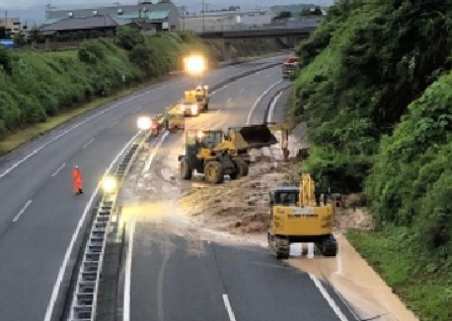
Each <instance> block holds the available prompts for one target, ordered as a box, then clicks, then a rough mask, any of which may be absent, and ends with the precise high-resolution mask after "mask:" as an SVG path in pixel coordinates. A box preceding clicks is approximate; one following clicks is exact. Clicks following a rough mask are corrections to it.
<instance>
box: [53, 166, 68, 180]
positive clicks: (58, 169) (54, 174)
mask: <svg viewBox="0 0 452 321" xmlns="http://www.w3.org/2000/svg"><path fill="white" fill-rule="evenodd" d="M65 167H66V163H63V164H61V166H60V167H58V168H57V169H56V171H55V172H54V173H53V174H52V175H51V176H52V177H55V176H57V175H58V173H59V172H61V170H62V169H63V168H65Z"/></svg>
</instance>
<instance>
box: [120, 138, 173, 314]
mask: <svg viewBox="0 0 452 321" xmlns="http://www.w3.org/2000/svg"><path fill="white" fill-rule="evenodd" d="M168 134H169V132H168V131H167V132H165V133H164V134H163V135H162V137H160V140H159V142H158V143H157V145H156V146H155V147H154V150H153V151H152V155H151V156H150V157H149V159H148V161H147V163H146V164H145V168H146V167H148V168H150V167H151V165H152V162H153V161H154V157H155V155H156V154H157V151H158V149H159V148H160V146H161V145H162V143H163V141H164V140H165V138H166V137H167V136H168ZM148 170H149V169H148ZM143 172H144V171H143ZM135 223H136V222H135V221H134V220H133V221H132V225H131V226H130V233H129V241H128V246H127V254H126V269H125V277H124V299H123V300H124V301H123V305H124V306H123V309H122V311H123V314H122V320H123V321H129V320H130V286H131V277H132V257H133V240H134V234H135Z"/></svg>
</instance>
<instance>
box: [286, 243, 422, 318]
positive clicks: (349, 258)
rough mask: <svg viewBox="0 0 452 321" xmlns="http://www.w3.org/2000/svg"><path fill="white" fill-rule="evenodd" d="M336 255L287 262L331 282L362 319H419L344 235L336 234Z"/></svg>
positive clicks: (295, 259)
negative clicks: (337, 250) (337, 246)
mask: <svg viewBox="0 0 452 321" xmlns="http://www.w3.org/2000/svg"><path fill="white" fill-rule="evenodd" d="M337 239H338V242H339V255H338V256H337V258H334V259H333V258H332V259H330V258H315V259H307V258H306V257H303V258H294V259H290V260H289V264H290V265H292V266H294V267H296V268H298V269H300V270H302V271H305V272H309V273H312V274H314V275H316V276H318V277H319V278H322V279H325V280H327V281H328V282H330V283H331V284H332V285H333V286H334V287H335V288H336V289H337V290H338V291H339V292H340V293H341V294H342V296H343V297H344V298H345V299H346V300H347V301H348V302H350V303H351V305H352V306H353V309H354V310H355V312H356V313H357V314H358V316H359V317H360V318H361V319H367V318H373V317H376V316H381V317H379V318H376V320H381V321H419V320H418V319H417V318H416V316H415V315H414V314H413V313H412V312H411V311H410V310H408V309H407V308H406V307H405V306H404V305H403V303H402V302H401V301H400V299H399V298H398V297H397V296H396V295H395V294H394V293H392V290H391V288H390V287H388V286H387V285H386V283H385V282H384V281H383V280H382V279H381V278H380V276H379V275H378V274H377V273H375V271H374V270H373V269H372V268H371V267H370V266H369V265H368V264H367V262H366V261H365V260H364V259H363V258H362V257H361V256H360V255H359V254H358V253H357V252H356V250H355V249H354V248H353V247H352V246H351V245H350V243H349V242H348V241H347V239H346V238H345V237H344V236H343V235H337Z"/></svg>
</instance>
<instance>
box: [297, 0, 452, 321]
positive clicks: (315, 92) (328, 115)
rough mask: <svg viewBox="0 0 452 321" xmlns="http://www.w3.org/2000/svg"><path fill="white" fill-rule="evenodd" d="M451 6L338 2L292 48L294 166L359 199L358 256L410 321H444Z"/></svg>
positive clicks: (449, 227)
mask: <svg viewBox="0 0 452 321" xmlns="http://www.w3.org/2000/svg"><path fill="white" fill-rule="evenodd" d="M451 26H452V5H451V4H450V3H449V2H447V1H435V0H431V1H421V0H386V1H383V0H381V1H364V0H348V1H347V0H342V1H338V2H337V3H336V5H335V6H333V7H332V9H331V10H330V12H329V14H328V16H327V19H326V20H325V21H324V22H323V23H322V25H321V26H320V27H319V28H318V30H317V31H316V32H315V33H314V34H313V35H312V36H311V37H310V39H309V40H308V41H306V42H304V43H303V44H301V45H300V47H299V49H298V52H299V55H300V57H301V59H302V70H301V72H300V74H299V77H298V79H297V80H296V93H297V102H296V104H295V105H294V108H293V110H292V113H293V114H294V115H295V116H296V117H298V119H300V120H301V119H303V120H304V121H306V122H307V126H308V135H309V138H310V140H311V142H312V144H313V147H312V150H311V155H310V158H309V160H308V161H307V162H306V164H305V168H306V169H307V170H309V171H311V172H312V173H313V174H314V175H315V176H317V177H319V176H324V177H327V178H328V180H329V182H330V185H331V186H332V187H333V189H334V190H338V191H341V192H344V193H346V192H361V191H364V192H365V193H366V195H367V198H368V201H369V205H370V208H371V210H372V214H373V215H374V217H375V220H376V223H377V224H376V230H375V231H374V232H359V231H353V232H351V233H350V234H349V237H350V239H351V241H352V242H353V244H354V245H355V246H356V247H357V249H358V250H360V251H361V253H362V254H363V255H364V256H365V257H366V258H367V259H368V260H369V262H370V263H371V264H372V265H373V266H374V267H375V268H376V270H378V271H379V272H380V273H381V274H382V276H383V277H384V278H385V279H386V280H387V281H388V283H389V284H390V285H391V286H392V287H393V288H394V290H395V291H396V292H397V293H398V294H400V295H401V297H402V298H403V299H404V300H405V302H407V304H408V305H409V307H410V308H412V309H413V310H414V311H415V312H416V313H417V314H418V315H419V316H420V318H421V320H432V321H433V320H435V321H437V320H440V321H446V320H448V321H450V320H452V317H451V316H452V308H451V307H452V305H451V304H450V302H451V299H452V215H451V213H452V206H451V205H450V203H449V200H450V199H452V188H451V186H452V184H451V183H452V181H451V180H452V166H451V165H450V159H451V156H452V143H451V139H450V138H452V136H451V135H452V91H451V88H452V72H451V69H452V68H451V67H452V65H451V62H452V59H451V53H452V50H451V49H452V38H451V37H450V32H449V30H450V27H451Z"/></svg>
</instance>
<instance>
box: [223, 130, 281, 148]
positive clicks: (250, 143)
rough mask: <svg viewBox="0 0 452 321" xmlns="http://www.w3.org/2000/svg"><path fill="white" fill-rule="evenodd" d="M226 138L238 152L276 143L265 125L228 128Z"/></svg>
mask: <svg viewBox="0 0 452 321" xmlns="http://www.w3.org/2000/svg"><path fill="white" fill-rule="evenodd" d="M228 136H229V137H230V138H231V140H232V141H233V142H235V144H236V146H237V149H238V150H244V149H251V148H262V147H268V146H271V145H273V144H276V143H277V142H278V141H277V140H276V137H275V136H274V135H273V134H272V132H271V131H270V129H269V128H268V127H267V125H251V126H244V127H234V128H229V130H228Z"/></svg>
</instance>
